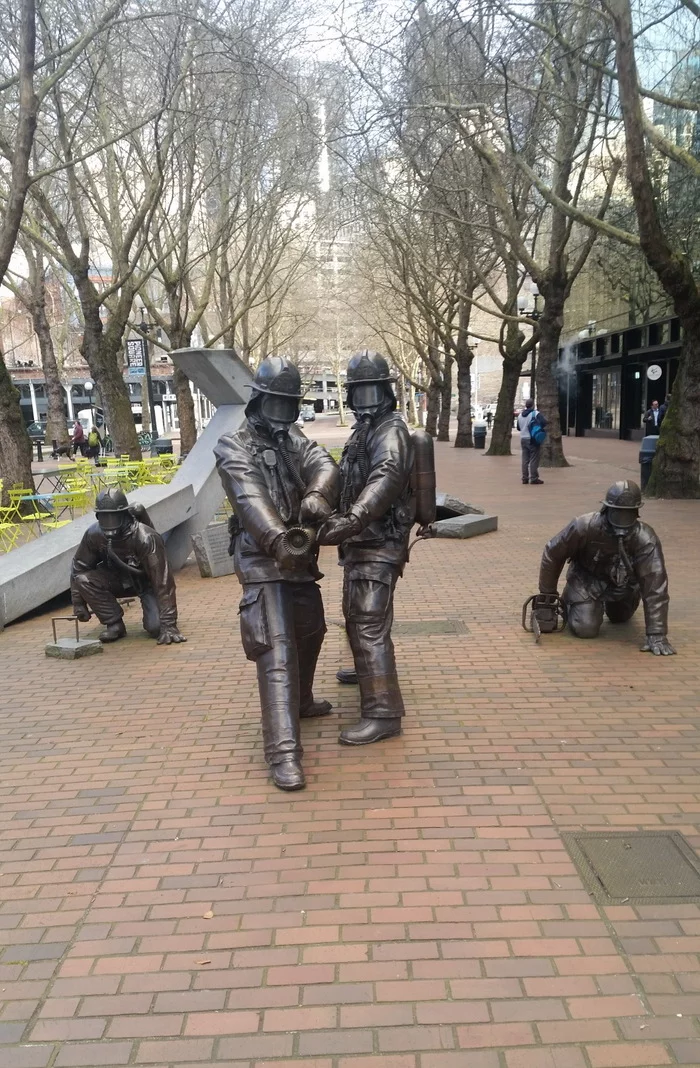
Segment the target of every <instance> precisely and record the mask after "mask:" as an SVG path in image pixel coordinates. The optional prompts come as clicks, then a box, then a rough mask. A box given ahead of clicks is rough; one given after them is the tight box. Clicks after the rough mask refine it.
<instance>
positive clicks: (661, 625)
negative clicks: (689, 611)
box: [540, 512, 668, 634]
mask: <svg viewBox="0 0 700 1068" xmlns="http://www.w3.org/2000/svg"><path fill="white" fill-rule="evenodd" d="M567 560H569V561H571V566H570V567H569V571H568V573H567V576H566V581H567V586H566V589H565V591H564V595H563V598H564V600H566V601H568V602H569V603H571V604H575V603H582V602H584V601H588V600H591V599H594V600H606V601H614V600H616V599H617V598H620V597H622V596H623V595H624V593H625V591H627V590H629V587H630V586H635V587H637V588H638V589H639V592H640V594H641V597H642V601H643V603H644V618H645V623H646V632H647V634H666V633H667V630H668V576H667V574H666V565H665V563H664V556H663V552H662V551H661V543H660V541H659V539H658V538H657V536H656V534H655V533H654V531H653V530H652V529H651V527H649V526H647V524H646V523H642V522H637V524H636V525H635V527H634V528H633V530H632V532H631V533H630V534H628V535H627V536H626V537H624V538H618V537H617V536H616V535H615V534H614V533H613V531H612V530H611V529H610V527H609V525H608V523H607V520H606V518H605V515H604V513H602V512H589V513H588V514H587V515H580V516H578V518H576V519H572V520H571V522H570V523H569V525H568V527H565V528H564V530H562V531H560V532H559V534H556V535H555V536H554V537H553V538H552V540H551V541H550V542H548V543H547V545H546V546H545V549H544V553H543V554H542V563H541V565H540V592H541V593H555V592H556V589H557V583H558V581H559V576H560V574H561V572H562V569H563V567H564V564H565V563H566V561H567Z"/></svg>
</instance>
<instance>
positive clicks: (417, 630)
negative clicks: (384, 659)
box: [391, 619, 469, 638]
mask: <svg viewBox="0 0 700 1068" xmlns="http://www.w3.org/2000/svg"><path fill="white" fill-rule="evenodd" d="M391 633H392V634H393V635H394V637H396V638H417V637H422V636H423V635H430V634H468V633H469V628H468V627H467V625H466V624H465V623H463V622H462V620H461V619H403V620H401V619H400V620H398V621H397V622H396V623H394V625H393V627H392V628H391Z"/></svg>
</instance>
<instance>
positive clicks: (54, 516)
mask: <svg viewBox="0 0 700 1068" xmlns="http://www.w3.org/2000/svg"><path fill="white" fill-rule="evenodd" d="M47 507H49V505H48V503H47ZM50 507H51V509H52V511H51V514H50V515H47V516H43V517H42V518H41V519H40V520H39V525H40V526H41V529H42V530H58V529H59V527H65V526H67V525H68V523H71V522H72V521H73V517H74V511H75V497H74V495H73V494H72V493H52V494H51V504H50ZM66 512H67V513H68V518H67V519H65V518H63V517H64V516H65V514H66Z"/></svg>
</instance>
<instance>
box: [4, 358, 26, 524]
mask: <svg viewBox="0 0 700 1068" xmlns="http://www.w3.org/2000/svg"><path fill="white" fill-rule="evenodd" d="M0 475H1V476H2V483H3V486H2V503H3V504H5V505H7V504H9V498H8V496H7V491H8V490H9V489H11V488H12V483H13V482H20V483H21V484H22V485H23V486H27V487H31V488H32V490H33V489H34V479H33V477H32V443H31V441H30V440H29V434H28V433H27V428H26V426H25V423H24V419H23V417H22V409H21V408H20V404H19V393H18V392H17V390H16V389H15V387H14V386H13V385H12V380H11V378H10V373H9V371H8V370H7V367H6V365H5V361H4V359H3V357H2V355H1V354H0Z"/></svg>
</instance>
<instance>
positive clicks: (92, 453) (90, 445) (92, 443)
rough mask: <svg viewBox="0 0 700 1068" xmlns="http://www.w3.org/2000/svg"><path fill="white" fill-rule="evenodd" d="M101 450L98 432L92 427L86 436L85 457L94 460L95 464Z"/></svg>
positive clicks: (100, 439)
mask: <svg viewBox="0 0 700 1068" xmlns="http://www.w3.org/2000/svg"><path fill="white" fill-rule="evenodd" d="M101 449H102V438H101V437H100V432H99V430H98V429H97V427H96V426H93V427H92V428H91V430H90V433H89V434H88V436H87V449H86V452H85V455H86V456H87V457H88V459H90V460H95V462H96V461H97V458H98V456H99V455H100V450H101Z"/></svg>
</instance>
